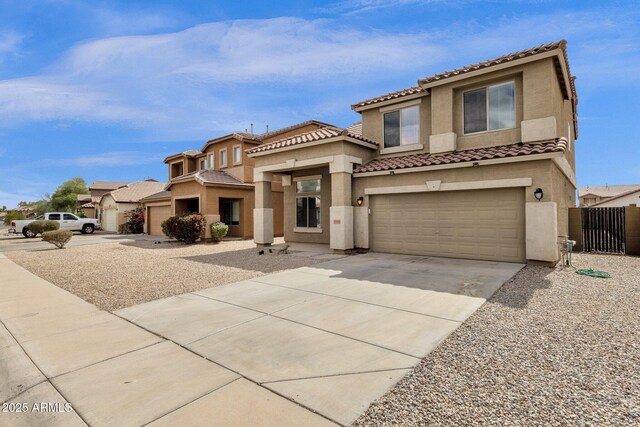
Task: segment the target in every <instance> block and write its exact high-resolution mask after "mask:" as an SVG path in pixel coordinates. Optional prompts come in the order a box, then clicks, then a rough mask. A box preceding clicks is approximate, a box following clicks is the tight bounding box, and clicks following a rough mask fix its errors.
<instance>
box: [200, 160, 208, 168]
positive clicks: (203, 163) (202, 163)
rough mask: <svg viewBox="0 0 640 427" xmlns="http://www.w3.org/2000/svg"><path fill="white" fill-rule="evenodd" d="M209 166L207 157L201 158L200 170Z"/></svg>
mask: <svg viewBox="0 0 640 427" xmlns="http://www.w3.org/2000/svg"><path fill="white" fill-rule="evenodd" d="M206 168H207V159H206V158H205V159H200V170H203V169H206Z"/></svg>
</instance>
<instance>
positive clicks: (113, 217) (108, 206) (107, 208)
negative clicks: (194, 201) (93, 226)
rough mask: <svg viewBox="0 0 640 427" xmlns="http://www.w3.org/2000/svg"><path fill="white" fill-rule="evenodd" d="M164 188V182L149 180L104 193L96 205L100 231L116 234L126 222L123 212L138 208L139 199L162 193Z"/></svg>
mask: <svg viewBox="0 0 640 427" xmlns="http://www.w3.org/2000/svg"><path fill="white" fill-rule="evenodd" d="M164 186H165V183H164V182H157V181H155V180H152V179H150V180H146V181H136V182H131V183H129V184H127V185H125V186H124V187H120V188H118V189H116V190H113V191H110V192H108V193H104V194H103V195H102V197H101V198H100V203H99V205H98V207H99V210H100V223H101V225H102V229H103V230H106V231H113V232H118V231H119V228H120V226H121V225H122V224H124V223H125V222H127V221H126V218H125V212H127V211H130V210H132V209H135V208H136V207H138V206H140V204H141V203H140V201H141V199H144V198H145V197H148V196H150V195H152V194H156V193H158V192H159V191H162V189H163V188H164Z"/></svg>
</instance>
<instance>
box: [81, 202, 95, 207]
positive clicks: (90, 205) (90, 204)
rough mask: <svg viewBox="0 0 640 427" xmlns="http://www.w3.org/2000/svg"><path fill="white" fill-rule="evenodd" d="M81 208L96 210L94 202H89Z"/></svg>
mask: <svg viewBox="0 0 640 427" xmlns="http://www.w3.org/2000/svg"><path fill="white" fill-rule="evenodd" d="M80 207H81V208H95V207H96V206H95V205H94V204H93V202H89V203H85V204H84V205H81V206H80Z"/></svg>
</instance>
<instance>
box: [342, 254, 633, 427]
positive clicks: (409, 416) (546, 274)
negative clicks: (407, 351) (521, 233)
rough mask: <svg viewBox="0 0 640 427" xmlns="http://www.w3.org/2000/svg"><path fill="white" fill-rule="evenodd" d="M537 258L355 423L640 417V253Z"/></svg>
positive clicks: (599, 422)
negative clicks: (601, 275) (560, 261)
mask: <svg viewBox="0 0 640 427" xmlns="http://www.w3.org/2000/svg"><path fill="white" fill-rule="evenodd" d="M574 265H575V266H576V267H577V268H593V269H597V270H603V271H607V272H609V273H611V275H612V278H611V279H597V278H591V277H585V276H580V275H578V274H576V273H575V272H573V271H572V270H570V269H565V270H562V269H560V268H557V269H555V270H553V269H549V268H545V267H534V266H527V267H526V268H524V269H523V270H521V271H520V273H518V274H517V275H516V276H515V277H514V279H512V280H511V281H510V282H508V283H506V284H505V285H504V286H503V287H502V288H501V289H500V290H499V291H498V292H496V294H495V295H494V296H493V298H492V299H491V300H489V301H488V302H487V303H486V304H484V305H483V306H482V307H481V308H480V309H479V310H478V311H477V312H476V313H475V314H474V315H473V316H472V317H470V318H469V319H468V320H467V321H466V322H465V323H464V324H463V325H462V326H461V327H460V328H458V329H457V330H456V331H455V332H454V333H453V334H452V335H451V336H449V337H448V338H447V339H446V340H445V341H444V342H443V343H442V344H441V345H440V346H439V347H438V348H437V349H436V350H435V351H433V352H432V353H431V354H429V355H428V356H427V357H426V358H425V359H423V360H422V362H421V363H420V364H419V365H418V366H417V367H416V368H415V369H414V370H413V371H412V372H411V373H409V374H408V375H407V376H406V377H405V378H403V379H402V380H401V381H400V382H399V383H398V384H397V385H396V386H395V387H394V388H393V389H391V390H390V391H389V392H388V393H387V394H386V395H384V396H383V397H381V398H380V399H378V400H377V401H376V402H374V403H373V404H372V405H371V406H370V407H369V409H368V411H367V412H366V413H365V414H363V415H362V416H361V417H360V418H359V419H358V420H356V422H355V423H354V425H355V426H396V425H399V426H418V425H420V426H423V425H424V426H426V425H438V426H461V425H502V426H506V425H508V426H525V425H526V426H530V425H534V426H547V425H549V426H564V425H576V426H605V425H620V426H623V425H624V426H630V425H640V328H639V325H640V309H639V307H640V292H639V291H640V258H634V257H625V256H615V255H593V254H576V255H575V256H574Z"/></svg>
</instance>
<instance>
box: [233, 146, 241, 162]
mask: <svg viewBox="0 0 640 427" xmlns="http://www.w3.org/2000/svg"><path fill="white" fill-rule="evenodd" d="M241 162H242V147H241V146H239V145H236V146H235V147H233V164H234V165H237V164H239V163H241Z"/></svg>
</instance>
